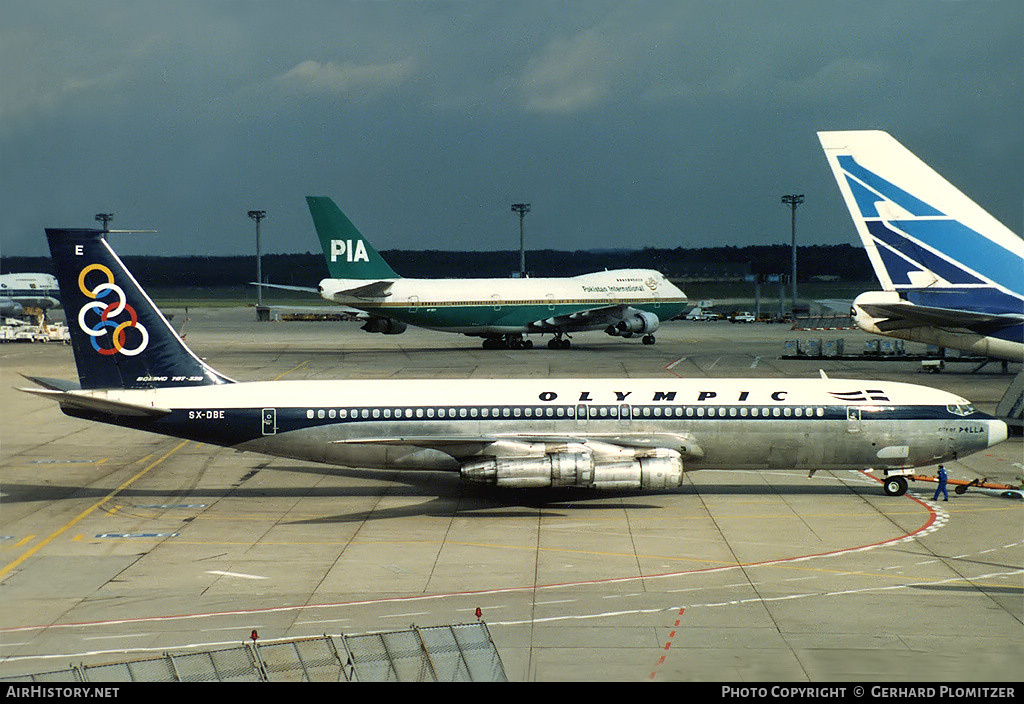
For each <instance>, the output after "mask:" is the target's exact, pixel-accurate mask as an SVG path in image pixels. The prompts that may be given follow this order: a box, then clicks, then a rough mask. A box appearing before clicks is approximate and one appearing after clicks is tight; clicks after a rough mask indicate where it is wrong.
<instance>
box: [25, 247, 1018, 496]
mask: <svg viewBox="0 0 1024 704" xmlns="http://www.w3.org/2000/svg"><path fill="white" fill-rule="evenodd" d="M47 238H48V240H49V244H50V252H51V254H52V256H53V261H54V265H55V268H56V271H57V278H58V281H59V283H60V288H61V299H62V301H63V302H64V309H65V311H66V312H67V316H68V325H69V327H70V328H71V336H72V345H73V349H74V355H75V362H76V366H77V368H78V376H79V381H78V383H73V382H67V381H58V380H53V379H33V381H35V382H37V383H39V384H40V385H41V386H42V387H43V388H39V389H25V390H26V391H31V392H33V393H37V394H40V395H42V396H46V397H49V398H52V399H53V400H55V401H57V402H58V403H59V404H60V407H61V409H62V410H63V411H64V412H65V413H66V414H68V415H71V416H75V417H78V418H84V419H87V420H93V421H99V422H103V423H112V424H116V425H120V426H126V427H130V428H136V429H139V430H145V431H149V432H153V433H159V434H162V435H169V436H174V437H180V438H188V439H190V440H196V441H200V442H206V443H211V444H214V445H220V446H225V447H231V448H235V449H238V450H247V451H252V452H258V453H263V454H266V455H273V456H277V457H289V458H296V459H301V460H305V461H315V462H323V463H327V464H334V465H345V466H350V467H367V468H394V469H402V470H409V469H417V470H433V471H452V472H459V473H460V474H461V476H462V477H463V478H464V479H465V480H468V481H472V482H483V483H488V484H492V485H499V486H506V487H551V486H571V487H589V488H593V489H657V490H665V489H672V488H674V487H678V486H680V485H681V483H682V480H683V472H684V471H690V470H696V469H701V468H729V469H749V470H759V469H769V468H799V469H803V470H811V471H815V470H857V469H866V468H876V469H879V470H881V471H883V472H894V473H895V472H900V471H906V470H907V469H908V468H912V467H917V466H921V465H928V464H934V463H937V462H943V461H948V460H952V459H954V458H957V457H963V456H965V455H969V454H971V453H973V452H977V451H979V450H982V449H984V448H987V447H989V446H991V445H994V444H996V443H998V442H1001V441H1003V440H1004V439H1005V438H1006V433H1007V429H1006V424H1005V423H1004V422H1003V421H1001V420H997V419H995V418H992V417H990V416H988V415H985V414H984V413H980V412H979V411H977V410H976V409H975V408H974V406H972V405H971V403H969V402H968V401H967V400H966V399H963V398H960V397H959V396H956V395H954V394H950V393H947V392H944V391H939V390H935V389H931V388H927V387H923V386H917V385H912V384H904V383H896V382H889V381H862V380H854V379H829V378H825V377H824V375H822V378H812V379H763V378H761V379H705V378H700V379H679V378H672V379H667V378H666V379H629V378H622V379H536V378H530V379H494V380H482V379H466V380H444V382H443V383H442V382H439V381H437V380H430V379H423V380H405V379H403V380H380V379H374V380H338V381H324V380H306V381H255V382H236V381H234V380H232V379H229V378H227V377H226V376H224V375H223V374H221V373H219V372H217V371H216V370H215V369H213V368H212V367H211V366H210V365H208V364H207V363H206V362H204V361H202V360H201V359H200V358H199V357H197V356H196V355H195V353H193V351H192V350H190V349H189V348H188V347H187V346H186V345H185V343H184V342H183V341H182V339H181V338H180V337H179V336H178V334H177V333H176V332H175V331H174V329H173V328H172V327H171V326H170V325H169V324H168V322H167V320H166V318H165V317H164V316H163V314H162V313H161V312H160V310H159V309H158V308H157V306H156V305H155V304H154V303H153V301H152V300H151V299H150V298H149V297H148V296H147V295H146V293H145V292H144V291H143V289H142V287H141V286H140V285H139V283H138V282H137V281H136V280H135V278H134V277H133V276H132V275H131V274H130V273H129V272H128V270H127V269H126V268H125V266H124V264H123V263H122V262H121V260H120V259H119V258H118V257H117V255H116V254H115V252H114V250H113V249H112V248H111V247H110V245H109V243H108V242H107V241H106V239H105V238H104V232H103V231H100V230H85V229H83V230H69V229H51V230H47ZM886 477H887V478H886V481H885V490H886V493H889V494H901V493H903V492H905V491H906V486H907V484H906V480H905V479H903V477H900V476H898V475H895V474H894V475H892V476H889V475H888V474H887V475H886Z"/></svg>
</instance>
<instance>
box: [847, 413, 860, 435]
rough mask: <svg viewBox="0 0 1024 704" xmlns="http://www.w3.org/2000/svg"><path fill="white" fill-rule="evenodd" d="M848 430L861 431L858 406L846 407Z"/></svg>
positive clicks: (849, 431)
mask: <svg viewBox="0 0 1024 704" xmlns="http://www.w3.org/2000/svg"><path fill="white" fill-rule="evenodd" d="M846 432H848V433H859V432H860V408H858V407H857V406H847V407H846Z"/></svg>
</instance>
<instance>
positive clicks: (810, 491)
mask: <svg viewBox="0 0 1024 704" xmlns="http://www.w3.org/2000/svg"><path fill="white" fill-rule="evenodd" d="M280 471H284V472H296V473H301V474H314V475H324V474H330V475H332V476H344V477H349V478H352V479H365V480H368V481H374V482H381V484H374V485H362V486H359V485H357V486H331V487H287V488H282V487H274V486H269V485H267V484H266V483H265V482H267V478H268V475H267V472H280ZM257 477H260V480H261V481H263V482H264V484H262V485H260V486H251V485H250V486H246V485H245V484H247V483H249V482H251V481H253V480H254V479H255V478H257ZM794 480H797V481H799V479H798V475H796V474H794ZM3 490H4V496H3V498H2V500H0V504H8V505H10V504H14V503H21V502H30V501H61V500H66V499H71V498H74V499H102V498H103V497H105V496H108V495H109V494H110V490H109V489H107V488H100V487H76V486H66V485H53V484H17V483H5V484H4V487H3ZM874 493H878V494H879V495H880V492H879V489H878V488H877V487H876V486H874V485H872V484H868V483H864V484H863V485H857V486H853V485H850V484H846V483H841V482H827V483H826V482H823V481H820V480H808V479H806V478H802V482H801V483H799V484H797V483H787V484H722V483H719V484H706V485H694V484H687V485H684V486H682V487H680V488H677V489H670V490H660V491H659V490H649V491H645V490H622V491H594V490H590V489H581V488H573V487H566V488H538V489H507V488H502V487H494V486H485V485H478V484H469V483H466V482H463V481H462V480H461V479H460V478H459V477H458V476H456V475H455V474H452V473H444V472H424V471H396V470H372V469H346V468H339V467H332V468H325V467H324V466H321V465H295V466H277V467H272V468H269V469H267V468H265V467H262V466H257V467H256V468H254V469H253V470H252V471H250V472H248V473H247V474H246V475H245V477H243V478H242V479H241V480H240V481H239V482H238V483H236V484H234V485H232V486H223V487H211V488H209V489H196V488H192V489H184V490H182V489H166V490H161V489H140V488H135V487H129V488H127V489H125V490H123V491H121V492H119V493H118V494H117V498H118V500H121V501H124V500H130V501H141V500H145V501H147V502H152V501H154V500H156V501H175V502H186V503H196V502H201V501H202V500H204V499H223V498H228V497H231V498H235V499H266V498H295V499H301V498H311V499H323V498H337V499H346V498H363V497H372V496H387V497H391V498H400V497H412V496H422V497H424V498H425V499H426V500H425V501H423V502H422V503H418V504H413V505H406V506H396V507H392V508H380V507H375V508H374V509H372V510H369V511H357V512H353V513H339V514H337V515H333V516H322V517H320V518H313V519H308V520H302V521H289V522H288V523H289V524H290V525H322V524H330V523H351V522H363V521H367V520H375V521H376V520H388V519H395V518H412V517H424V516H427V517H451V516H455V515H458V516H460V517H463V518H538V517H547V518H552V517H564V516H568V515H570V514H571V513H572V512H573V511H575V510H579V509H587V510H595V509H596V510H601V509H611V510H622V509H631V510H653V511H657V510H664V509H665V508H666V507H665V506H664V505H662V504H658V503H651V502H645V501H644V497H645V496H646V497H651V496H666V495H674V496H680V497H686V496H781V495H801V496H850V495H861V494H869V495H870V494H874ZM516 509H519V510H516ZM538 512H539V513H538Z"/></svg>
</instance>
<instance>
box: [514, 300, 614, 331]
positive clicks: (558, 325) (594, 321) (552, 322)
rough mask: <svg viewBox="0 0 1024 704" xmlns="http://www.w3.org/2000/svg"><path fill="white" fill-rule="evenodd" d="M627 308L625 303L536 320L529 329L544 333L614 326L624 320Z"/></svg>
mask: <svg viewBox="0 0 1024 704" xmlns="http://www.w3.org/2000/svg"><path fill="white" fill-rule="evenodd" d="M627 308H629V306H628V305H626V304H624V303H617V304H615V305H611V306H601V307H599V308H587V309H585V310H579V311H576V312H574V313H569V314H567V315H555V316H552V317H550V318H544V319H542V320H535V321H533V322H532V323H529V327H530V328H533V329H534V330H536V331H537V332H543V331H548V330H562V329H564V328H573V327H576V326H591V325H612V324H614V323H617V322H619V321H620V320H622V318H623V316H624V315H625V312H626V309H627Z"/></svg>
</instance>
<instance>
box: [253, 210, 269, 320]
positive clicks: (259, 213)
mask: <svg viewBox="0 0 1024 704" xmlns="http://www.w3.org/2000/svg"><path fill="white" fill-rule="evenodd" d="M249 217H250V218H252V219H253V220H255V221H256V307H257V308H262V307H263V271H262V264H261V262H260V259H261V255H260V220H262V219H263V218H265V217H267V211H266V210H250V211H249ZM257 312H258V311H257Z"/></svg>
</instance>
